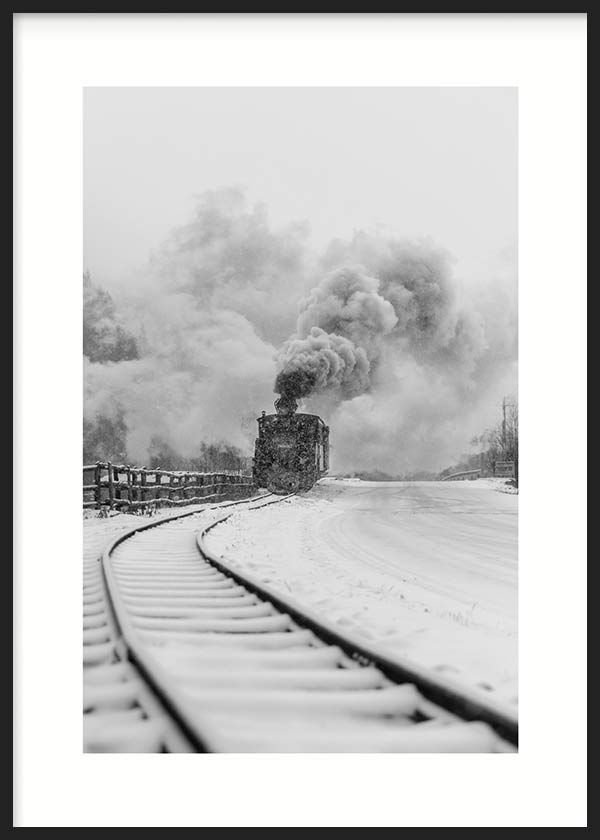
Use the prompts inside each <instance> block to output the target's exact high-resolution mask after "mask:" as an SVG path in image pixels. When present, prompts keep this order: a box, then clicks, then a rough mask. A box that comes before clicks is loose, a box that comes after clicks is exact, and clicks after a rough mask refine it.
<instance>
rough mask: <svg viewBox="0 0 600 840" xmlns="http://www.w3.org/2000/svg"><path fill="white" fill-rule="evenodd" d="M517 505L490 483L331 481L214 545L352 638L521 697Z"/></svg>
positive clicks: (220, 534)
mask: <svg viewBox="0 0 600 840" xmlns="http://www.w3.org/2000/svg"><path fill="white" fill-rule="evenodd" d="M517 499H518V497H517V496H516V495H510V494H507V493H501V492H498V490H497V488H496V489H494V486H493V485H492V484H490V483H488V482H485V481H473V482H381V483H379V482H359V481H344V480H335V479H325V480H324V481H323V482H321V483H320V485H319V486H317V487H315V488H314V489H313V490H312V491H311V492H310V493H308V494H305V495H304V496H301V497H297V498H294V499H292V500H290V501H289V502H285V503H284V504H282V505H275V506H273V507H270V508H265V509H264V510H262V511H257V512H254V513H248V512H244V511H240V512H239V513H236V514H234V515H233V516H232V518H231V519H230V520H228V522H227V523H225V524H224V525H222V526H219V528H217V529H215V531H213V532H212V536H211V547H212V548H213V549H214V550H215V551H217V553H219V554H222V555H223V556H225V557H227V558H230V559H232V560H234V561H235V563H237V564H238V565H239V567H240V568H247V569H249V570H250V571H253V572H254V573H255V574H257V575H258V576H259V577H261V578H262V579H263V580H264V581H266V582H269V583H270V584H271V585H272V586H274V587H275V588H279V589H280V590H281V591H282V592H284V593H286V594H288V595H291V596H292V597H293V598H294V599H295V600H297V601H298V602H299V603H301V604H304V605H305V606H307V607H309V608H311V609H312V610H313V611H314V612H317V613H320V614H322V615H324V616H325V617H327V618H328V619H329V620H330V621H334V622H336V623H338V624H339V626H340V627H341V628H343V627H347V628H348V629H350V630H352V632H353V634H354V635H357V636H361V637H363V638H364V639H367V640H369V641H375V642H377V644H378V645H379V646H381V647H385V648H387V649H389V650H390V651H393V652H395V653H398V654H401V655H402V656H404V657H407V658H410V659H412V660H414V661H416V662H419V663H421V664H423V665H426V666H428V667H431V668H435V669H437V670H439V671H442V672H445V673H447V675H448V676H451V677H453V678H455V679H459V680H463V681H466V682H468V683H469V684H471V685H475V686H478V687H479V688H481V689H482V690H484V691H489V690H493V691H494V692H495V693H496V695H497V696H498V697H502V698H504V699H506V700H507V701H509V702H516V695H517Z"/></svg>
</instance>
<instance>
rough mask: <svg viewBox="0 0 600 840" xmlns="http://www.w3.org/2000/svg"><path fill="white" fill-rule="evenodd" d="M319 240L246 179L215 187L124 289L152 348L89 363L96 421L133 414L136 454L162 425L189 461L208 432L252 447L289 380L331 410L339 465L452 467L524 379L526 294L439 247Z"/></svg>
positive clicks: (122, 312) (141, 454) (131, 325)
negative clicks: (272, 219) (277, 215)
mask: <svg viewBox="0 0 600 840" xmlns="http://www.w3.org/2000/svg"><path fill="white" fill-rule="evenodd" d="M305 237H306V229H305V227H304V226H302V225H297V226H292V227H289V228H287V229H285V230H283V231H275V232H273V231H272V230H271V229H270V228H269V226H268V223H267V218H266V214H265V211H264V209H262V208H254V209H251V210H247V209H246V207H245V205H244V200H243V196H241V195H240V194H239V193H237V192H235V191H226V192H224V193H211V194H208V195H206V196H204V197H203V198H202V199H201V201H200V202H199V204H198V209H197V212H196V215H195V218H194V219H193V220H192V222H191V223H190V225H188V226H187V227H186V228H183V229H181V230H179V231H176V232H175V234H174V235H173V237H172V238H171V240H170V241H169V242H168V243H167V244H166V245H165V246H164V247H163V249H162V250H161V251H160V252H159V253H158V254H157V255H156V256H155V257H154V258H153V260H152V261H151V263H150V265H149V266H148V267H147V269H146V270H145V271H144V272H140V273H139V275H138V276H137V277H135V278H132V280H131V283H130V285H129V286H128V288H127V293H124V292H121V293H120V294H118V295H117V293H116V292H115V293H114V294H113V296H114V297H115V303H116V304H117V306H118V309H119V316H120V318H121V322H122V323H123V324H126V325H127V328H128V330H129V331H130V332H131V333H132V334H133V335H134V336H135V339H136V341H137V347H138V355H139V357H140V358H137V359H135V358H133V359H128V360H123V361H111V362H106V361H105V362H89V361H88V362H87V363H86V368H85V401H84V410H85V415H86V418H87V419H88V421H90V422H91V423H96V422H102V419H101V418H115V417H122V419H123V421H124V423H125V426H126V429H127V441H126V447H127V453H128V456H129V457H130V459H131V460H132V461H136V462H138V463H140V462H147V461H148V456H149V452H150V449H151V444H152V440H153V439H156V438H159V439H161V440H163V441H165V442H166V443H168V445H169V446H171V447H172V448H173V449H174V450H175V451H176V452H179V453H180V454H181V455H182V456H184V457H189V456H193V455H194V453H195V452H197V451H198V447H199V445H200V444H201V443H203V442H204V443H219V442H224V443H228V444H231V445H235V446H238V447H240V448H241V449H242V450H243V451H245V452H246V453H250V452H251V449H252V443H253V439H254V437H255V429H256V424H255V418H256V416H257V415H258V414H259V413H260V410H261V409H267V410H271V407H272V401H273V399H274V394H273V382H274V380H275V382H276V384H275V390H276V392H277V393H290V394H293V395H294V396H296V397H298V398H302V399H304V401H305V402H304V406H303V408H304V410H308V411H315V412H317V413H320V414H322V416H324V418H325V419H326V420H327V421H328V422H329V423H330V425H331V441H332V461H333V463H332V466H333V469H334V470H351V469H367V470H374V469H380V470H383V471H385V472H388V473H398V472H401V473H402V472H407V471H412V470H415V469H437V468H441V467H444V466H446V465H447V463H448V461H449V460H450V461H451V459H452V458H454V457H455V455H457V454H460V452H461V451H464V448H465V446H466V444H467V442H468V441H469V439H470V437H472V436H473V435H474V434H476V433H479V432H481V431H482V428H483V427H484V425H485V424H487V423H488V422H490V421H491V419H492V418H494V412H495V411H496V405H495V403H496V401H497V400H499V399H500V398H501V394H502V390H503V389H505V388H506V389H508V388H511V389H512V388H514V375H515V372H514V368H515V360H516V318H515V293H514V289H513V288H509V287H507V284H506V283H505V282H502V283H499V282H497V277H494V276H493V275H492V274H491V273H490V275H489V276H487V277H483V276H482V277H481V278H480V280H479V282H478V283H477V284H473V285H472V287H471V288H470V289H469V290H467V291H468V294H466V293H465V290H464V289H463V288H462V287H461V286H460V284H459V283H458V281H457V279H456V278H455V277H454V275H453V272H452V266H451V260H450V258H449V257H448V256H447V255H446V254H444V253H443V252H441V251H439V250H437V249H436V248H435V247H433V246H432V244H431V243H427V242H421V243H417V244H415V243H407V242H400V241H397V240H383V239H380V238H376V237H370V236H367V235H359V236H357V237H355V238H354V240H353V241H352V242H351V243H343V242H340V241H336V242H333V243H332V244H331V245H330V246H329V248H328V249H327V251H326V253H325V255H324V257H322V259H321V260H320V261H319V262H317V261H316V260H313V259H312V258H311V255H310V253H309V251H308V249H307V246H306V243H305ZM92 279H93V278H92ZM299 302H300V303H299ZM288 336H290V337H289V338H287V337H288ZM286 338H287V340H286Z"/></svg>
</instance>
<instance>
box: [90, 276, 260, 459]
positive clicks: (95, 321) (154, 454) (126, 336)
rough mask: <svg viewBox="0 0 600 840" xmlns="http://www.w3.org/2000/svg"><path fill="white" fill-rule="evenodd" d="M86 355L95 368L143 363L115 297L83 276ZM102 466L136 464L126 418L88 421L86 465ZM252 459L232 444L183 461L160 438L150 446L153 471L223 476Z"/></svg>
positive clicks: (206, 448) (201, 450)
mask: <svg viewBox="0 0 600 840" xmlns="http://www.w3.org/2000/svg"><path fill="white" fill-rule="evenodd" d="M83 355H84V356H85V357H87V359H89V361H90V362H100V363H104V364H108V363H110V362H122V361H129V360H132V359H138V358H139V357H140V352H139V347H138V343H137V341H136V339H135V337H134V336H133V335H131V333H130V332H128V330H127V329H126V327H125V326H124V324H123V323H122V321H121V319H120V318H119V314H118V312H117V310H116V306H115V303H114V301H113V299H112V297H111V295H110V294H109V293H108V292H107V291H105V290H104V289H101V288H100V287H98V286H96V285H95V284H94V283H93V281H92V278H91V276H90V274H89V272H85V273H84V275H83ZM97 461H102V462H112V463H115V464H133V463H134V459H132V458H131V457H130V456H129V454H128V452H127V424H126V422H125V418H124V416H123V413H122V412H119V411H116V412H115V414H114V416H112V417H108V416H105V415H102V414H99V415H96V416H95V417H94V418H93V420H89V419H85V418H84V420H83V463H84V464H95V463H96V462H97ZM251 463H252V459H251V458H248V457H246V456H244V455H242V453H241V452H240V451H239V450H238V449H236V448H235V447H233V446H229V445H227V444H214V443H213V444H206V443H200V444H199V445H198V450H197V452H196V453H195V454H194V455H193V456H192V457H183V456H181V455H180V454H178V453H177V452H176V451H175V450H174V449H173V448H172V447H171V446H169V445H168V444H167V443H165V442H164V441H162V440H161V439H160V438H158V437H157V438H154V439H153V440H152V442H151V444H150V450H149V462H148V463H147V464H143V465H141V464H139V465H136V466H145V467H147V468H148V469H159V468H160V469H164V470H189V471H191V472H218V471H220V470H248V469H249V468H250V467H251Z"/></svg>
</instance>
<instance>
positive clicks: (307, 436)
mask: <svg viewBox="0 0 600 840" xmlns="http://www.w3.org/2000/svg"><path fill="white" fill-rule="evenodd" d="M297 405H298V404H297V402H296V400H295V399H290V398H289V397H288V398H286V397H280V398H279V399H278V400H277V401H276V402H275V410H276V412H277V413H276V414H265V413H264V412H263V415H262V417H259V418H258V438H257V439H256V445H255V449H254V462H253V479H254V484H255V485H256V486H257V487H266V488H267V489H268V490H270V491H271V492H272V493H278V494H285V493H296V492H302V491H305V490H310V488H311V487H312V486H313V484H314V483H315V482H316V481H318V479H319V478H321V476H323V475H325V474H326V472H327V470H328V469H329V427H328V426H326V425H325V423H324V422H323V421H322V420H321V418H320V417H318V416H317V415H316V414H296V408H297Z"/></svg>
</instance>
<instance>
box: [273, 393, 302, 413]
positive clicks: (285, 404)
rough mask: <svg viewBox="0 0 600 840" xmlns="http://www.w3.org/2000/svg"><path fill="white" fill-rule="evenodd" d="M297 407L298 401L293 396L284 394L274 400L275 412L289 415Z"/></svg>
mask: <svg viewBox="0 0 600 840" xmlns="http://www.w3.org/2000/svg"><path fill="white" fill-rule="evenodd" d="M297 408H298V401H297V400H296V399H295V397H291V396H289V395H286V394H284V395H283V396H281V397H279V398H278V399H276V400H275V411H276V412H277V414H283V415H291V414H293V413H294V412H295V411H296V409H297Z"/></svg>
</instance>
